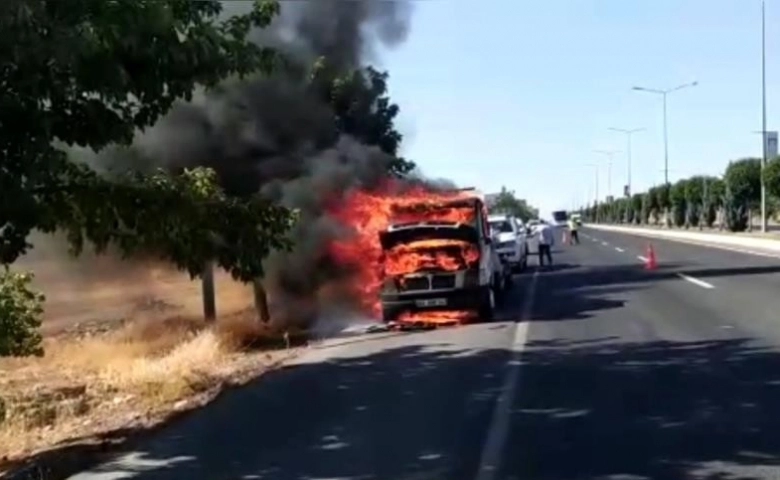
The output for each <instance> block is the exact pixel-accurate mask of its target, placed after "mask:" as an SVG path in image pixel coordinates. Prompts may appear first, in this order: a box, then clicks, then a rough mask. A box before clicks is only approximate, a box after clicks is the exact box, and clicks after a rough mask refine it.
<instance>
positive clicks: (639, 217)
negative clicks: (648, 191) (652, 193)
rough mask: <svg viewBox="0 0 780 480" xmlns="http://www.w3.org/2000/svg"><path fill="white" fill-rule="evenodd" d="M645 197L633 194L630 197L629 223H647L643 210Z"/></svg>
mask: <svg viewBox="0 0 780 480" xmlns="http://www.w3.org/2000/svg"><path fill="white" fill-rule="evenodd" d="M645 197H646V195H644V194H641V193H635V194H633V195H632V196H631V217H630V219H629V222H630V223H644V222H646V221H647V215H646V213H645V212H644V210H643V205H644V199H645Z"/></svg>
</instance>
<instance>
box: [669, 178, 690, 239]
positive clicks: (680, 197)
mask: <svg viewBox="0 0 780 480" xmlns="http://www.w3.org/2000/svg"><path fill="white" fill-rule="evenodd" d="M687 183H688V181H687V180H680V181H678V182H676V183H674V184H672V186H671V188H670V189H669V208H670V213H671V214H672V224H673V225H674V226H676V227H681V226H683V225H684V224H685V209H686V204H685V189H686V186H687Z"/></svg>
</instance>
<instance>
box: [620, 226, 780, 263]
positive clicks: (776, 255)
mask: <svg viewBox="0 0 780 480" xmlns="http://www.w3.org/2000/svg"><path fill="white" fill-rule="evenodd" d="M626 235H633V236H635V237H640V238H650V239H653V240H665V241H667V242H676V243H684V244H688V245H696V246H698V247H708V248H718V249H721V250H727V251H729V252H736V253H744V254H746V255H756V256H758V257H766V258H780V253H771V252H762V251H758V250H747V249H744V248H737V247H732V246H729V245H722V244H716V243H706V242H699V241H696V240H688V239H682V238H664V237H654V236H649V235H639V234H636V233H628V232H626Z"/></svg>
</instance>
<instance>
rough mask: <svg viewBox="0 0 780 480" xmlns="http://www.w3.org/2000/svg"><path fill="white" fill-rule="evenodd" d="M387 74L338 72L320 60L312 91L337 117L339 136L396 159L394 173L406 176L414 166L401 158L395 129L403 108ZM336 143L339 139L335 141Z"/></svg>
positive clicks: (368, 70)
mask: <svg viewBox="0 0 780 480" xmlns="http://www.w3.org/2000/svg"><path fill="white" fill-rule="evenodd" d="M388 78H389V75H388V73H387V72H380V71H378V70H376V69H375V68H373V67H370V66H369V67H365V68H362V69H356V70H353V71H351V72H336V71H333V70H331V69H330V68H329V66H328V65H327V60H325V59H320V60H319V62H318V63H317V64H316V65H315V67H314V70H313V73H312V82H311V84H312V87H313V88H315V89H316V90H317V91H318V93H319V95H320V96H321V97H322V98H323V99H324V100H325V102H326V103H328V104H329V105H330V106H331V108H333V112H334V114H335V117H336V118H335V125H336V133H340V134H341V133H343V134H348V135H351V136H353V137H355V138H357V139H359V140H360V141H361V142H362V143H364V144H366V145H372V146H376V147H378V148H379V149H380V150H382V151H383V152H385V153H386V154H388V155H391V156H392V157H393V158H394V161H393V162H392V164H391V165H390V173H392V174H394V175H397V176H404V175H406V174H408V173H409V172H410V171H412V170H413V169H414V167H415V164H414V162H411V161H409V160H406V159H404V158H403V157H400V156H398V153H399V148H400V146H401V141H402V140H403V135H401V133H400V132H398V130H396V128H395V119H396V117H397V116H398V113H399V112H400V108H399V107H398V105H396V104H395V103H392V102H391V100H390V97H389V96H388V92H387V82H388ZM334 140H335V139H334Z"/></svg>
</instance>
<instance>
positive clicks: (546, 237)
mask: <svg viewBox="0 0 780 480" xmlns="http://www.w3.org/2000/svg"><path fill="white" fill-rule="evenodd" d="M538 235H539V248H538V250H539V266H543V265H544V258H545V257H547V263H548V264H549V265H552V263H553V261H552V253H551V252H550V248H551V247H552V245H553V244H554V243H555V238H553V231H552V228H550V226H549V225H547V223H542V224H540V225H539V232H538Z"/></svg>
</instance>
